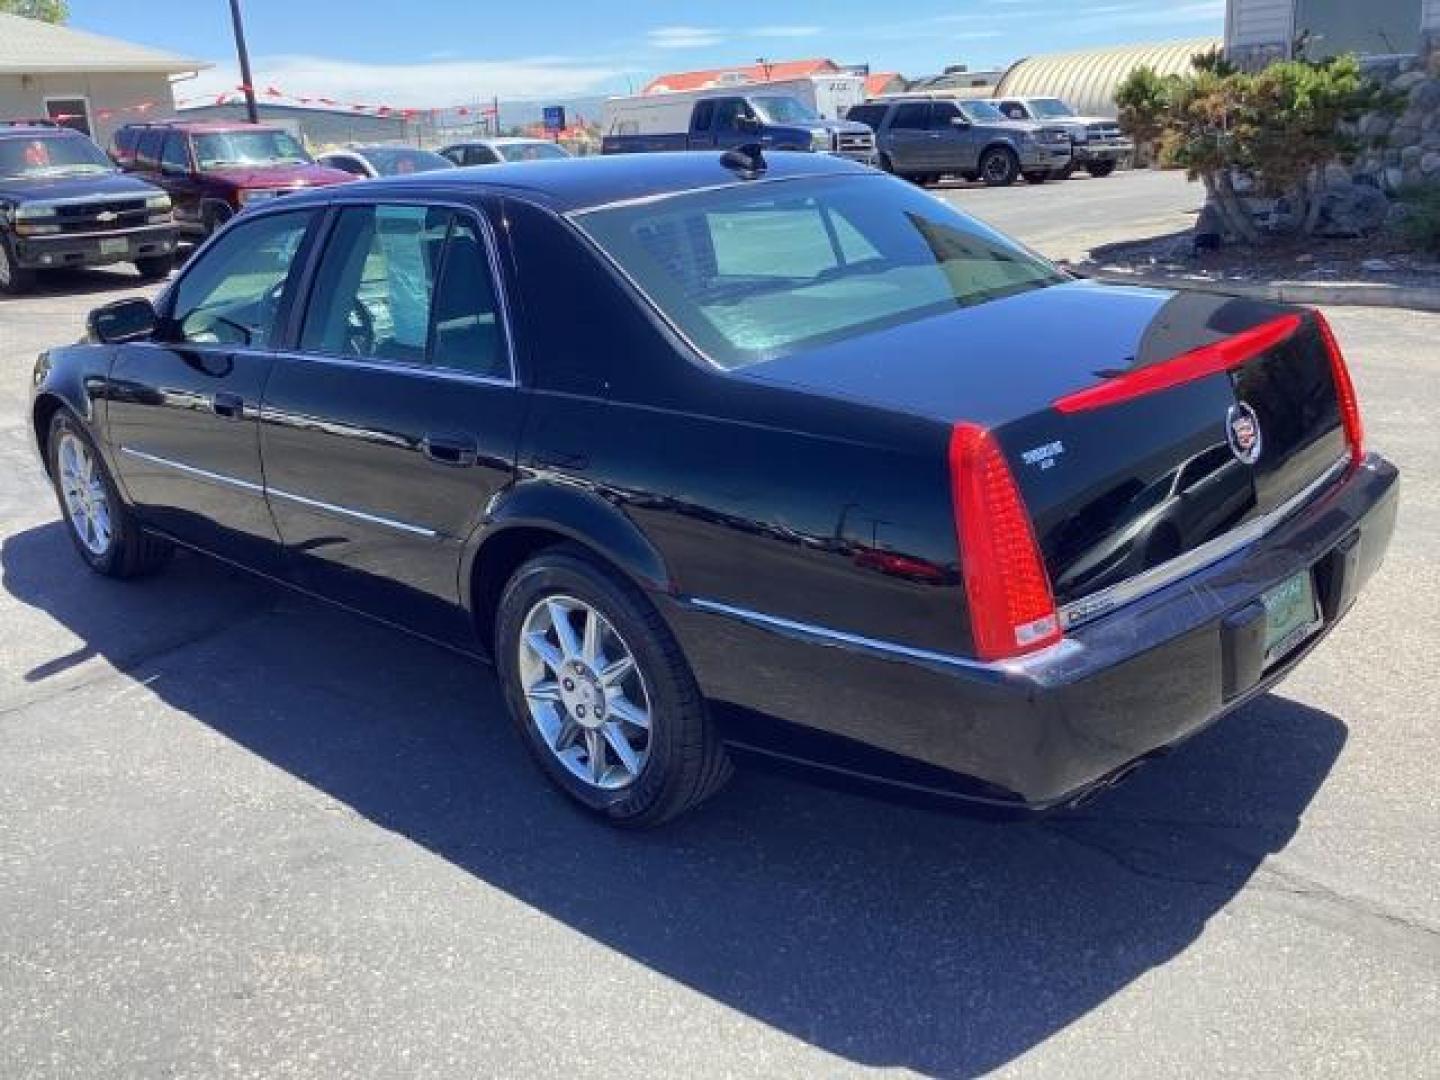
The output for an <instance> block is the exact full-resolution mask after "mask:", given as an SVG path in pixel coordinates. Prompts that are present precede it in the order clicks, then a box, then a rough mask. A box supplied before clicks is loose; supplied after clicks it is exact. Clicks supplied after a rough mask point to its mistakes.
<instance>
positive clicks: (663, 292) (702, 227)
mask: <svg viewBox="0 0 1440 1080" xmlns="http://www.w3.org/2000/svg"><path fill="white" fill-rule="evenodd" d="M574 218H575V220H576V222H577V223H578V224H579V225H580V226H581V228H582V229H584V231H585V232H586V233H587V234H588V235H589V236H590V237H591V238H592V239H593V240H594V241H595V242H596V243H597V244H598V245H599V246H600V247H601V248H602V249H603V250H604V251H606V252H607V253H608V254H609V255H610V257H611V258H613V259H614V260H615V261H616V262H617V263H618V264H619V265H620V266H621V267H622V268H623V269H624V270H625V272H626V273H627V274H628V275H629V276H630V277H631V278H632V279H633V280H634V281H635V282H636V284H637V285H638V286H639V287H640V289H641V290H642V291H643V292H644V293H645V294H646V295H647V296H648V297H649V298H650V300H651V301H652V302H653V303H654V304H655V306H656V307H657V308H659V309H660V311H661V312H663V313H664V314H665V315H666V316H667V317H668V318H669V319H670V320H671V321H672V322H673V323H674V324H675V326H676V327H677V328H678V329H679V330H680V331H681V332H682V333H683V334H684V335H685V336H686V337H687V338H688V339H689V340H690V341H691V342H693V343H694V344H695V346H696V347H697V348H698V349H700V351H701V352H703V353H704V354H705V355H706V356H708V357H709V358H710V359H711V360H712V361H713V362H714V363H716V364H718V365H719V366H720V367H723V368H740V367H745V366H747V365H750V364H755V363H760V362H763V361H765V360H770V359H774V358H776V357H779V356H783V355H786V354H788V353H793V352H798V351H801V350H804V349H807V348H812V347H815V346H819V345H824V344H829V343H832V342H837V341H844V340H846V339H848V338H854V337H859V336H861V335H864V334H867V333H871V332H874V331H876V330H881V329H885V328H889V327H894V326H899V325H903V324H905V323H912V322H916V321H918V320H920V319H925V318H929V317H932V316H935V315H939V314H942V313H944V312H949V311H954V310H956V309H957V308H965V307H973V306H975V305H977V304H983V303H986V302H988V301H992V300H997V299H1000V298H1002V297H1005V296H1010V295H1012V294H1015V293H1019V292H1024V291H1027V290H1030V289H1038V288H1043V287H1045V286H1048V285H1054V284H1057V283H1059V282H1061V281H1064V280H1066V278H1065V277H1064V276H1063V275H1062V274H1061V273H1060V272H1059V271H1057V270H1056V269H1055V268H1054V267H1052V266H1051V265H1050V264H1049V263H1047V262H1045V261H1044V260H1043V259H1041V258H1039V257H1038V256H1036V255H1033V254H1031V253H1030V252H1028V251H1026V250H1025V249H1023V248H1021V247H1019V246H1018V245H1016V244H1015V243H1013V242H1012V241H1010V240H1007V239H1006V238H1005V237H1003V236H1001V235H1000V234H999V233H996V232H994V231H992V230H991V229H989V228H987V227H986V226H984V225H981V224H980V223H979V222H977V221H975V220H973V219H971V218H969V217H966V216H965V215H964V214H961V213H959V212H958V211H956V210H954V209H952V208H951V207H949V206H948V205H946V204H945V203H943V202H941V201H939V200H938V199H935V198H933V197H931V196H929V195H926V194H924V193H923V192H920V191H917V190H915V188H913V187H911V186H908V185H905V184H901V183H897V182H896V181H894V180H889V179H886V178H883V177H880V176H848V177H811V178H805V179H799V180H787V181H781V182H777V183H771V184H762V185H744V186H731V187H724V188H719V189H715V190H711V191H702V192H693V193H689V194H685V195H679V196H676V197H673V198H667V199H660V200H654V201H649V202H644V203H639V204H633V205H628V206H614V207H604V208H600V209H596V210H590V211H584V212H581V213H578V214H576V215H574Z"/></svg>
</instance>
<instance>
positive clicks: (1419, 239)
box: [1397, 184, 1440, 255]
mask: <svg viewBox="0 0 1440 1080" xmlns="http://www.w3.org/2000/svg"><path fill="white" fill-rule="evenodd" d="M1399 199H1400V205H1401V206H1402V207H1404V210H1403V212H1402V213H1401V214H1400V218H1399V222H1398V226H1397V227H1398V228H1399V230H1400V235H1401V236H1403V237H1404V238H1405V240H1406V242H1407V243H1409V244H1410V245H1411V246H1412V247H1414V248H1416V249H1417V250H1420V251H1425V252H1429V253H1430V254H1432V255H1440V187H1437V186H1436V185H1433V184H1427V185H1425V186H1423V187H1411V188H1406V189H1404V190H1403V191H1401V192H1400V193H1399Z"/></svg>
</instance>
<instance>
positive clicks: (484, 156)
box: [465, 146, 500, 165]
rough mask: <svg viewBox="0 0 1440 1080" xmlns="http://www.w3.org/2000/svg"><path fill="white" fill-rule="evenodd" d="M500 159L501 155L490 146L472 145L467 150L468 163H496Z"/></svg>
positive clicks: (466, 159) (466, 161)
mask: <svg viewBox="0 0 1440 1080" xmlns="http://www.w3.org/2000/svg"><path fill="white" fill-rule="evenodd" d="M499 160H500V155H499V154H497V153H495V151H494V150H491V149H490V148H489V147H488V146H472V147H470V148H469V149H468V150H466V151H465V164H466V165H494V164H495V163H496V162H498V161H499Z"/></svg>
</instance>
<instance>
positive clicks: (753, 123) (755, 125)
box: [735, 116, 761, 135]
mask: <svg viewBox="0 0 1440 1080" xmlns="http://www.w3.org/2000/svg"><path fill="white" fill-rule="evenodd" d="M760 127H761V125H760V121H759V120H757V119H755V117H753V116H737V117H736V118H735V130H736V131H743V132H745V133H746V134H750V135H753V134H754V133H755V132H757V131H759V130H760Z"/></svg>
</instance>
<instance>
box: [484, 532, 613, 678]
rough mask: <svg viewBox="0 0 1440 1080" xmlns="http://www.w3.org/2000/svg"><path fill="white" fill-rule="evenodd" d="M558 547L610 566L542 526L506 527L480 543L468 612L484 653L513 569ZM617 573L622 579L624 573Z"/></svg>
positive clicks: (488, 648) (490, 648)
mask: <svg viewBox="0 0 1440 1080" xmlns="http://www.w3.org/2000/svg"><path fill="white" fill-rule="evenodd" d="M561 546H566V547H570V548H573V549H575V550H577V551H580V552H584V553H585V554H586V555H588V556H590V558H592V559H594V560H595V561H597V562H599V563H600V564H601V565H603V566H605V567H607V568H610V566H611V564H610V562H609V561H608V560H607V559H605V558H603V557H602V556H600V555H597V554H596V553H595V552H594V551H592V550H591V549H590V548H588V547H586V546H584V545H582V544H579V543H577V542H576V541H574V540H572V539H571V538H570V537H569V536H566V535H565V534H564V533H562V532H557V531H556V530H554V529H547V528H543V527H536V526H517V527H516V528H513V529H506V530H505V531H503V532H501V533H499V534H498V535H496V536H493V537H491V538H490V539H488V540H486V541H485V542H484V544H482V545H481V547H480V550H479V552H477V553H476V556H475V569H474V571H473V572H472V574H471V580H470V612H471V617H472V618H473V619H474V620H475V632H476V634H478V635H479V637H480V641H481V643H482V644H483V645H484V646H485V651H486V652H488V653H491V654H492V655H493V653H494V651H495V612H496V610H497V609H498V608H499V606H500V594H501V593H503V592H504V591H505V585H506V583H507V582H509V580H510V579H511V578H512V577H513V576H514V574H515V571H516V570H518V569H520V567H521V566H523V565H524V564H525V563H527V562H529V561H530V560H531V559H533V558H534V557H535V556H536V555H539V554H540V553H541V552H542V551H547V550H549V549H550V548H554V547H561ZM620 576H621V577H622V578H624V577H625V576H626V575H624V574H621V575H620Z"/></svg>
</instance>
